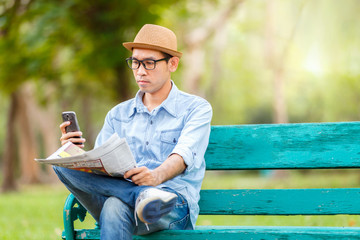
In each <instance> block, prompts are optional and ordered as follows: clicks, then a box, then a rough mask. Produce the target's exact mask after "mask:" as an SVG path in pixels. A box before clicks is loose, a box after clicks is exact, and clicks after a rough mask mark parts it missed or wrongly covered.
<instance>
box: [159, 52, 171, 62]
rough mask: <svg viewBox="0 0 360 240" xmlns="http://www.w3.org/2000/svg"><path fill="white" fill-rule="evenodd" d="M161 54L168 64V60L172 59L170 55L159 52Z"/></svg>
mask: <svg viewBox="0 0 360 240" xmlns="http://www.w3.org/2000/svg"><path fill="white" fill-rule="evenodd" d="M161 53H162V55H164V58H167V59H166V62H169V59H170V58H172V57H173V56H172V55H170V54H168V53H165V52H161Z"/></svg>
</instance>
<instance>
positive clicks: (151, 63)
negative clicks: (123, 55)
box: [126, 57, 169, 70]
mask: <svg viewBox="0 0 360 240" xmlns="http://www.w3.org/2000/svg"><path fill="white" fill-rule="evenodd" d="M164 60H166V61H167V60H169V58H168V57H166V58H162V59H159V60H153V59H144V60H137V59H136V58H132V57H129V58H127V59H126V62H127V65H128V66H129V68H131V69H132V70H136V69H138V68H139V67H140V63H141V64H142V65H143V66H144V68H145V69H146V70H154V69H155V67H156V63H157V62H160V61H164Z"/></svg>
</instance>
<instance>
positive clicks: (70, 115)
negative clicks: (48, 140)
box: [62, 111, 81, 145]
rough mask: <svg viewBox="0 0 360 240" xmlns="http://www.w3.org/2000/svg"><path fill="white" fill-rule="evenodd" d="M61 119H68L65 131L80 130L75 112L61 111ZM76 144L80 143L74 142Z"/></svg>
mask: <svg viewBox="0 0 360 240" xmlns="http://www.w3.org/2000/svg"><path fill="white" fill-rule="evenodd" d="M62 119H63V121H64V122H66V121H69V122H70V125H69V126H67V127H65V131H66V132H67V133H68V132H78V131H80V127H79V123H78V120H77V118H76V113H75V112H73V111H68V112H63V113H62ZM74 138H80V137H74ZM75 144H78V145H81V143H75Z"/></svg>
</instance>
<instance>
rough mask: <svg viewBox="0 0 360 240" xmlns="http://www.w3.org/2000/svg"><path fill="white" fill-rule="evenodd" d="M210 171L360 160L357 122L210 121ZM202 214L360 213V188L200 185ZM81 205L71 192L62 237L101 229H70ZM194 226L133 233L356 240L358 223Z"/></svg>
mask: <svg viewBox="0 0 360 240" xmlns="http://www.w3.org/2000/svg"><path fill="white" fill-rule="evenodd" d="M205 159H206V163H207V170H208V171H211V170H265V169H271V170H272V169H295V170H296V169H349V168H359V167H360V122H344V123H305V124H270V125H267V124H266V125H265V124H264V125H238V126H213V127H212V131H211V136H210V142H209V147H208V149H207V152H206V155H205ZM199 205H200V214H201V215H337V214H350V215H357V214H360V188H323V189H231V190H230V189H218V190H202V191H201V199H200V202H199ZM85 214H86V210H85V209H84V208H83V207H82V206H81V205H80V204H79V203H77V201H76V199H75V198H74V197H73V196H72V195H71V194H70V195H69V197H68V199H67V201H66V203H65V207H64V227H65V230H64V232H63V238H64V239H67V240H69V239H99V238H100V237H99V228H98V227H95V228H94V229H82V230H74V225H73V222H74V221H75V220H76V219H80V221H82V220H83V219H84V217H85ZM238 225H239V226H197V227H196V229H195V230H166V231H160V232H157V233H153V234H150V235H147V236H134V239H154V240H155V239H156V240H159V239H171V240H177V239H179V240H180V239H181V240H183V239H201V240H203V239H221V240H225V239H231V240H234V239H360V228H358V227H342V226H339V227H311V226H306V227H294V226H287V227H284V226H282V227H279V226H273V227H272V226H242V223H241V222H239V224H238Z"/></svg>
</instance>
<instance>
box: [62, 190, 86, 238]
mask: <svg viewBox="0 0 360 240" xmlns="http://www.w3.org/2000/svg"><path fill="white" fill-rule="evenodd" d="M85 216H86V209H85V208H84V207H83V206H82V205H81V204H80V203H79V201H78V200H77V199H76V198H75V197H74V195H72V194H71V193H70V194H69V196H68V197H67V199H66V201H65V205H64V211H63V218H64V233H63V235H64V237H65V239H66V240H74V239H75V237H74V221H76V220H77V219H79V220H80V221H81V222H82V221H84V219H85Z"/></svg>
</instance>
